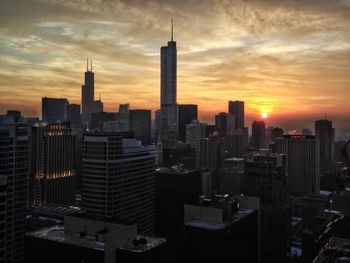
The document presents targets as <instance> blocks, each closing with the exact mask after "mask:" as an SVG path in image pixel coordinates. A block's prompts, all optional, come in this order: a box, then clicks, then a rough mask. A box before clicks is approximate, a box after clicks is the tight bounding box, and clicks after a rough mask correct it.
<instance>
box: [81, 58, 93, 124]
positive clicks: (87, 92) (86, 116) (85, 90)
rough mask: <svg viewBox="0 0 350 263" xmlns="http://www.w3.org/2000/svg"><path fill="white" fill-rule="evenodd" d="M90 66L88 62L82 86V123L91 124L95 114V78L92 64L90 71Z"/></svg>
mask: <svg viewBox="0 0 350 263" xmlns="http://www.w3.org/2000/svg"><path fill="white" fill-rule="evenodd" d="M88 64H89V61H87V64H86V72H85V82H84V85H82V86H81V106H82V109H81V110H82V121H83V122H89V123H90V121H91V113H93V112H94V99H95V78H94V73H93V72H92V62H91V64H90V70H89V65H88Z"/></svg>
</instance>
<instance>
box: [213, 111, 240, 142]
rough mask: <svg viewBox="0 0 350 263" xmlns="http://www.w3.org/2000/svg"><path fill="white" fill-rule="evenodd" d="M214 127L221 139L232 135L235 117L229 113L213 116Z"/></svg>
mask: <svg viewBox="0 0 350 263" xmlns="http://www.w3.org/2000/svg"><path fill="white" fill-rule="evenodd" d="M215 127H216V129H217V130H218V131H219V133H220V136H222V137H227V136H228V135H232V134H233V133H234V131H235V129H236V128H235V117H234V116H233V115H232V114H230V113H226V112H220V113H219V114H217V115H215Z"/></svg>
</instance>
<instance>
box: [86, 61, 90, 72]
mask: <svg viewBox="0 0 350 263" xmlns="http://www.w3.org/2000/svg"><path fill="white" fill-rule="evenodd" d="M86 71H89V59H88V58H87V59H86Z"/></svg>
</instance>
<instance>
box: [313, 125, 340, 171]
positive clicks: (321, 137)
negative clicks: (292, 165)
mask: <svg viewBox="0 0 350 263" xmlns="http://www.w3.org/2000/svg"><path fill="white" fill-rule="evenodd" d="M334 133H335V132H334V128H333V126H332V121H329V120H318V121H316V122H315V138H316V139H317V140H318V141H319V143H320V156H319V158H320V162H319V164H320V174H321V175H323V174H324V173H327V172H330V171H331V167H332V164H333V161H334Z"/></svg>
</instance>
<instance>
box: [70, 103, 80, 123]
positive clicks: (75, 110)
mask: <svg viewBox="0 0 350 263" xmlns="http://www.w3.org/2000/svg"><path fill="white" fill-rule="evenodd" d="M67 119H68V121H70V122H71V124H74V125H79V124H81V115H80V105H78V104H69V105H68V118H67Z"/></svg>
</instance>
